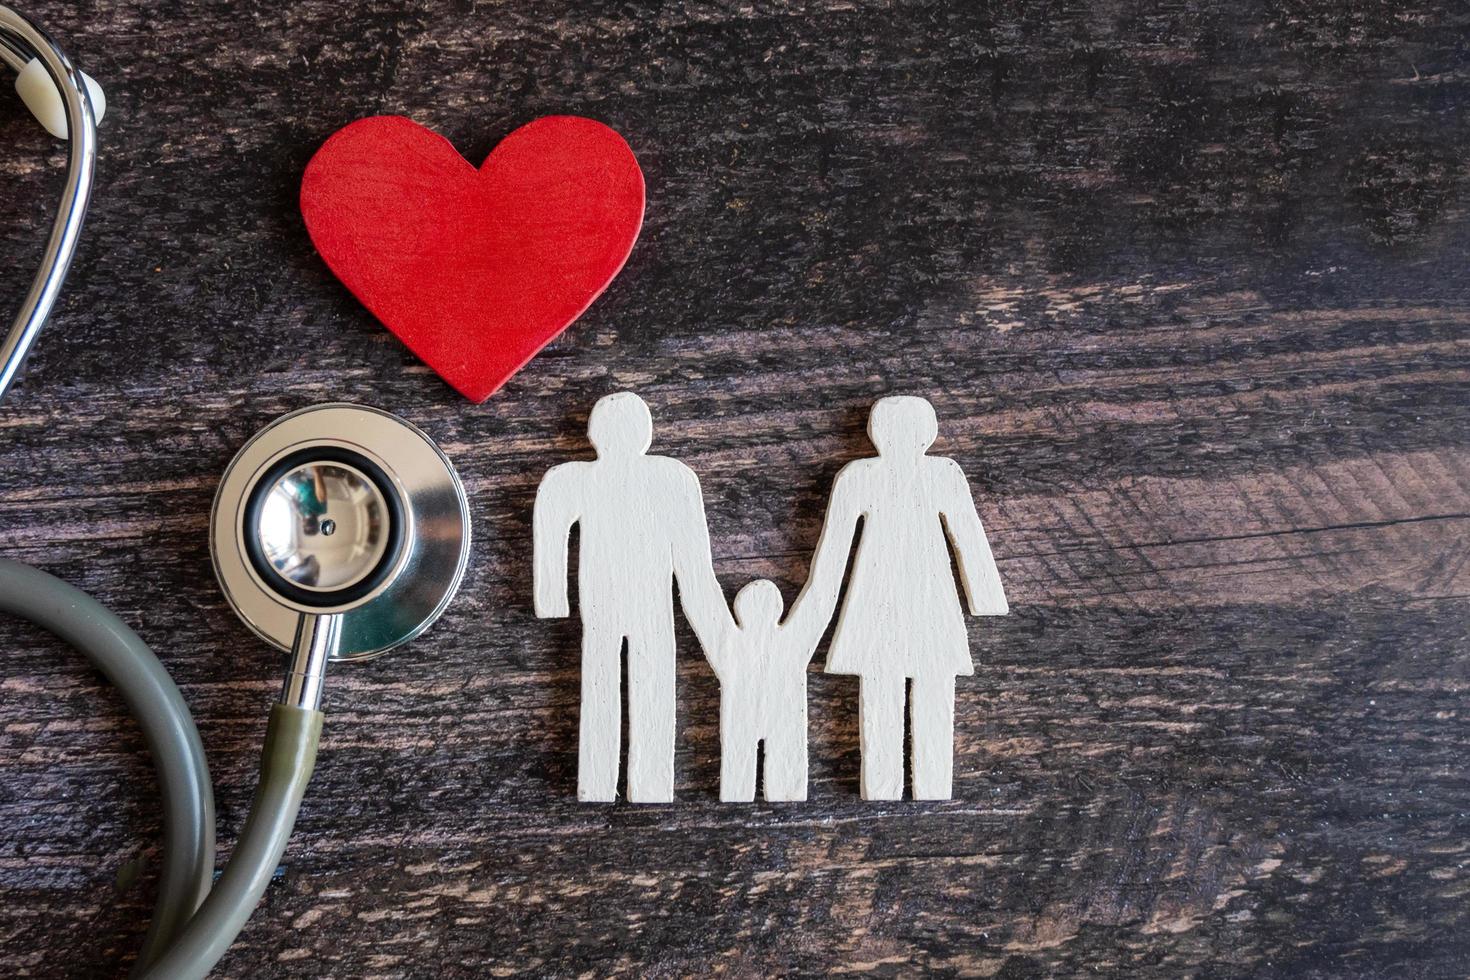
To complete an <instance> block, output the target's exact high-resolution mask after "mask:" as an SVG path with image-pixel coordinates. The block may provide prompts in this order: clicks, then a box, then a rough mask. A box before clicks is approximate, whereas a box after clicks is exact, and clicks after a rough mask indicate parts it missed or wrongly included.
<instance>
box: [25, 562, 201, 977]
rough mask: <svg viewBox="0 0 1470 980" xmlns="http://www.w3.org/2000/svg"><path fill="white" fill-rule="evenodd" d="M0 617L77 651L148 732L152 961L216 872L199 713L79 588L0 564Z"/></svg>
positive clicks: (148, 952) (147, 952) (146, 956)
mask: <svg viewBox="0 0 1470 980" xmlns="http://www.w3.org/2000/svg"><path fill="white" fill-rule="evenodd" d="M0 612H4V613H9V614H11V615H14V616H18V617H19V618H21V619H25V620H28V621H30V622H31V623H34V624H35V625H37V626H39V627H41V628H42V629H44V630H46V631H48V632H50V633H53V634H55V635H56V636H57V637H58V638H59V639H61V640H62V641H64V642H66V643H68V644H70V645H71V646H73V647H75V648H76V649H77V651H79V652H80V653H81V654H82V655H83V656H84V657H86V658H87V660H88V661H89V662H90V663H91V664H92V666H94V667H96V668H97V669H98V670H99V671H101V673H102V675H103V676H104V677H106V678H107V679H108V680H109V681H111V682H112V684H113V686H115V687H116V688H117V689H118V691H119V692H120V693H121V694H122V697H123V701H124V702H126V703H127V706H128V710H129V711H130V712H132V715H133V717H134V718H136V719H137V720H138V727H139V728H141V729H142V730H143V740H144V742H145V743H146V744H147V746H148V752H149V754H150V755H151V756H152V757H153V768H154V771H155V772H156V773H157V774H158V785H159V789H160V791H161V794H162V796H163V869H162V872H161V875H160V878H159V885H158V900H157V903H156V904H155V906H154V910H153V922H152V924H151V925H150V926H149V929H148V936H147V939H146V940H145V941H144V943H143V951H142V953H140V954H139V962H140V963H144V962H149V961H151V960H152V959H153V958H154V957H156V956H157V955H158V953H159V951H161V950H162V949H163V948H164V947H165V946H167V945H168V944H169V943H170V942H172V940H173V938H174V936H175V935H177V933H178V932H179V930H180V929H181V928H182V927H183V926H184V924H185V923H186V922H187V921H188V920H189V917H190V916H192V915H193V914H194V910H195V909H197V908H198V907H199V905H200V903H201V902H203V901H204V896H205V895H207V894H209V886H210V883H211V879H212V878H213V875H214V790H213V789H212V788H211V784H210V780H209V764H208V763H207V762H206V761H205V758H204V743H203V742H201V741H200V740H199V729H198V728H197V727H195V725H194V717H193V715H191V714H190V713H189V708H188V706H187V705H186V704H185V703H184V698H183V695H181V694H180V693H179V688H178V686H177V685H176V684H174V682H173V679H172V678H171V677H169V675H168V671H166V670H164V668H163V665H162V664H161V663H159V662H158V658H157V657H156V656H154V655H153V651H152V650H150V649H149V648H148V644H146V643H144V642H143V641H142V639H140V638H139V636H138V634H137V633H134V632H133V631H132V630H131V629H129V628H128V626H127V624H126V623H124V622H123V621H122V620H120V619H118V618H117V617H116V616H115V615H113V614H112V613H111V612H109V611H108V610H107V609H106V608H105V607H103V606H102V604H101V603H99V602H98V601H97V600H96V599H93V598H92V597H91V596H89V595H87V594H86V593H85V592H82V591H81V590H80V589H77V588H74V587H73V586H70V585H68V584H67V583H65V582H63V581H62V580H61V579H59V578H56V577H55V576H53V575H48V574H47V573H45V572H43V571H41V570H39V569H36V568H32V567H31V566H29V565H23V564H21V563H20V562H17V561H11V560H10V559H8V558H0Z"/></svg>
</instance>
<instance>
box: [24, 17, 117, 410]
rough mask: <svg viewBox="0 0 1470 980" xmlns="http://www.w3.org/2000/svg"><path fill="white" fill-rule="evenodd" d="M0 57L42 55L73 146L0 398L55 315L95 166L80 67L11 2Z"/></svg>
mask: <svg viewBox="0 0 1470 980" xmlns="http://www.w3.org/2000/svg"><path fill="white" fill-rule="evenodd" d="M0 38H3V39H4V43H3V45H0V58H3V60H4V61H6V63H7V64H10V65H11V66H12V67H15V66H16V63H17V62H20V67H22V68H23V67H25V61H23V60H22V59H24V58H25V57H26V55H27V54H28V53H29V54H30V55H31V56H33V57H36V58H39V59H40V60H41V64H43V65H44V66H45V68H46V73H47V74H48V75H50V76H51V81H52V82H53V83H54V84H55V85H56V88H57V91H59V92H60V93H61V96H62V104H63V106H64V107H65V109H66V125H67V134H68V136H69V137H70V138H69V140H68V143H69V145H70V147H71V151H70V157H69V159H68V162H67V168H66V184H65V186H64V187H63V189H62V192H61V203H60V205H59V207H58V208H57V212H56V220H55V222H54V223H53V224H52V226H51V237H50V238H49V239H48V240H47V242H46V251H45V254H44V255H43V256H42V258H41V266H40V271H39V272H38V273H37V274H36V278H35V280H34V281H33V282H32V283H31V288H30V291H29V292H28V293H26V298H25V301H24V302H23V303H22V304H21V307H20V312H19V313H18V314H17V315H16V317H15V320H14V322H13V323H12V324H11V326H10V330H9V332H8V333H6V335H5V339H4V340H3V341H0V401H4V400H5V393H6V391H8V390H9V389H10V386H11V385H12V384H13V383H14V382H15V379H16V377H17V376H18V375H19V374H20V369H21V367H22V365H24V364H25V360H26V356H27V355H28V354H29V353H30V350H31V346H32V345H33V344H34V343H35V342H36V337H37V336H39V335H40V333H41V328H42V327H43V326H45V324H46V320H47V318H48V317H50V315H51V310H52V308H53V307H55V305H56V300H57V297H59V296H60V295H61V287H62V284H63V283H64V282H65V281H66V274H67V272H68V270H70V268H71V262H72V258H73V257H74V256H75V255H76V250H77V242H78V241H80V239H81V235H82V224H83V222H84V220H85V219H86V216H87V205H88V203H89V202H90V200H91V197H92V178H93V174H94V172H95V170H96V166H97V123H96V118H95V115H94V113H93V111H92V100H91V96H90V95H89V94H88V93H87V86H86V84H85V83H84V82H83V81H82V73H81V72H80V71H78V70H77V69H76V67H75V66H73V65H72V63H71V61H70V60H69V59H68V58H67V56H66V54H65V53H64V52H63V51H62V50H61V48H60V47H58V46H57V44H56V42H55V41H53V40H51V38H50V37H49V36H47V34H46V32H45V31H43V30H41V29H40V28H39V27H37V26H36V25H35V24H32V23H31V22H30V21H29V20H27V19H26V18H25V17H23V16H21V15H20V14H18V13H16V12H15V11H14V10H12V9H11V8H9V7H7V6H4V5H0Z"/></svg>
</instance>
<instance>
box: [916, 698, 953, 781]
mask: <svg viewBox="0 0 1470 980" xmlns="http://www.w3.org/2000/svg"><path fill="white" fill-rule="evenodd" d="M911 697H912V700H911V701H910V703H909V725H910V726H911V727H910V731H911V732H912V733H913V753H914V799H916V800H947V799H949V798H950V797H951V796H953V795H954V786H953V782H954V677H952V676H949V675H945V676H943V677H916V678H914V689H913V693H912V695H911Z"/></svg>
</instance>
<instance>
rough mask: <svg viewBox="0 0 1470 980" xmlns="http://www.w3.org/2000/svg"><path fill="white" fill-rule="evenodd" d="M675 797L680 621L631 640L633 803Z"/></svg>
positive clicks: (652, 627)
mask: <svg viewBox="0 0 1470 980" xmlns="http://www.w3.org/2000/svg"><path fill="white" fill-rule="evenodd" d="M673 798H674V621H673V610H672V609H670V610H669V617H668V619H667V620H661V621H658V622H655V623H652V624H648V625H645V626H644V627H643V628H642V630H641V631H640V632H639V633H638V634H637V635H634V636H629V637H628V800H629V802H632V803H668V802H670V801H672V800H673Z"/></svg>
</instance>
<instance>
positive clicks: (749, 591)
mask: <svg viewBox="0 0 1470 980" xmlns="http://www.w3.org/2000/svg"><path fill="white" fill-rule="evenodd" d="M781 607H782V602H781V590H780V589H778V588H776V585H775V583H773V582H770V581H768V580H766V579H758V580H756V581H754V582H751V583H750V584H748V585H746V586H745V588H743V589H741V590H740V592H739V594H738V595H736V596H735V620H736V622H737V623H738V624H739V625H738V627H737V628H735V629H733V630H732V629H726V630H723V631H722V635H721V636H720V638H719V639H718V640H717V641H716V643H715V645H714V647H712V648H708V649H706V650H705V656H706V658H708V660H709V662H710V666H711V667H713V668H714V671H715V676H717V677H718V678H719V679H720V799H721V800H722V801H724V802H726V803H735V802H744V803H748V802H750V801H751V800H754V799H755V770H756V752H757V751H758V750H759V751H760V752H761V753H762V758H763V759H764V761H765V766H764V773H765V776H764V780H763V782H764V784H765V785H764V787H763V789H764V795H765V798H766V799H767V800H768V801H776V800H804V799H806V772H807V747H806V746H807V742H806V737H807V736H806V730H807V728H806V726H807V722H806V669H807V665H808V664H809V663H811V659H812V654H814V653H816V652H817V643H818V641H820V640H821V638H822V633H823V631H825V630H826V628H827V623H826V620H822V621H820V622H819V621H817V620H816V619H815V618H814V617H812V616H800V617H798V616H793V617H792V618H791V619H790V620H789V621H788V622H787V623H786V624H785V625H782V623H781Z"/></svg>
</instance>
